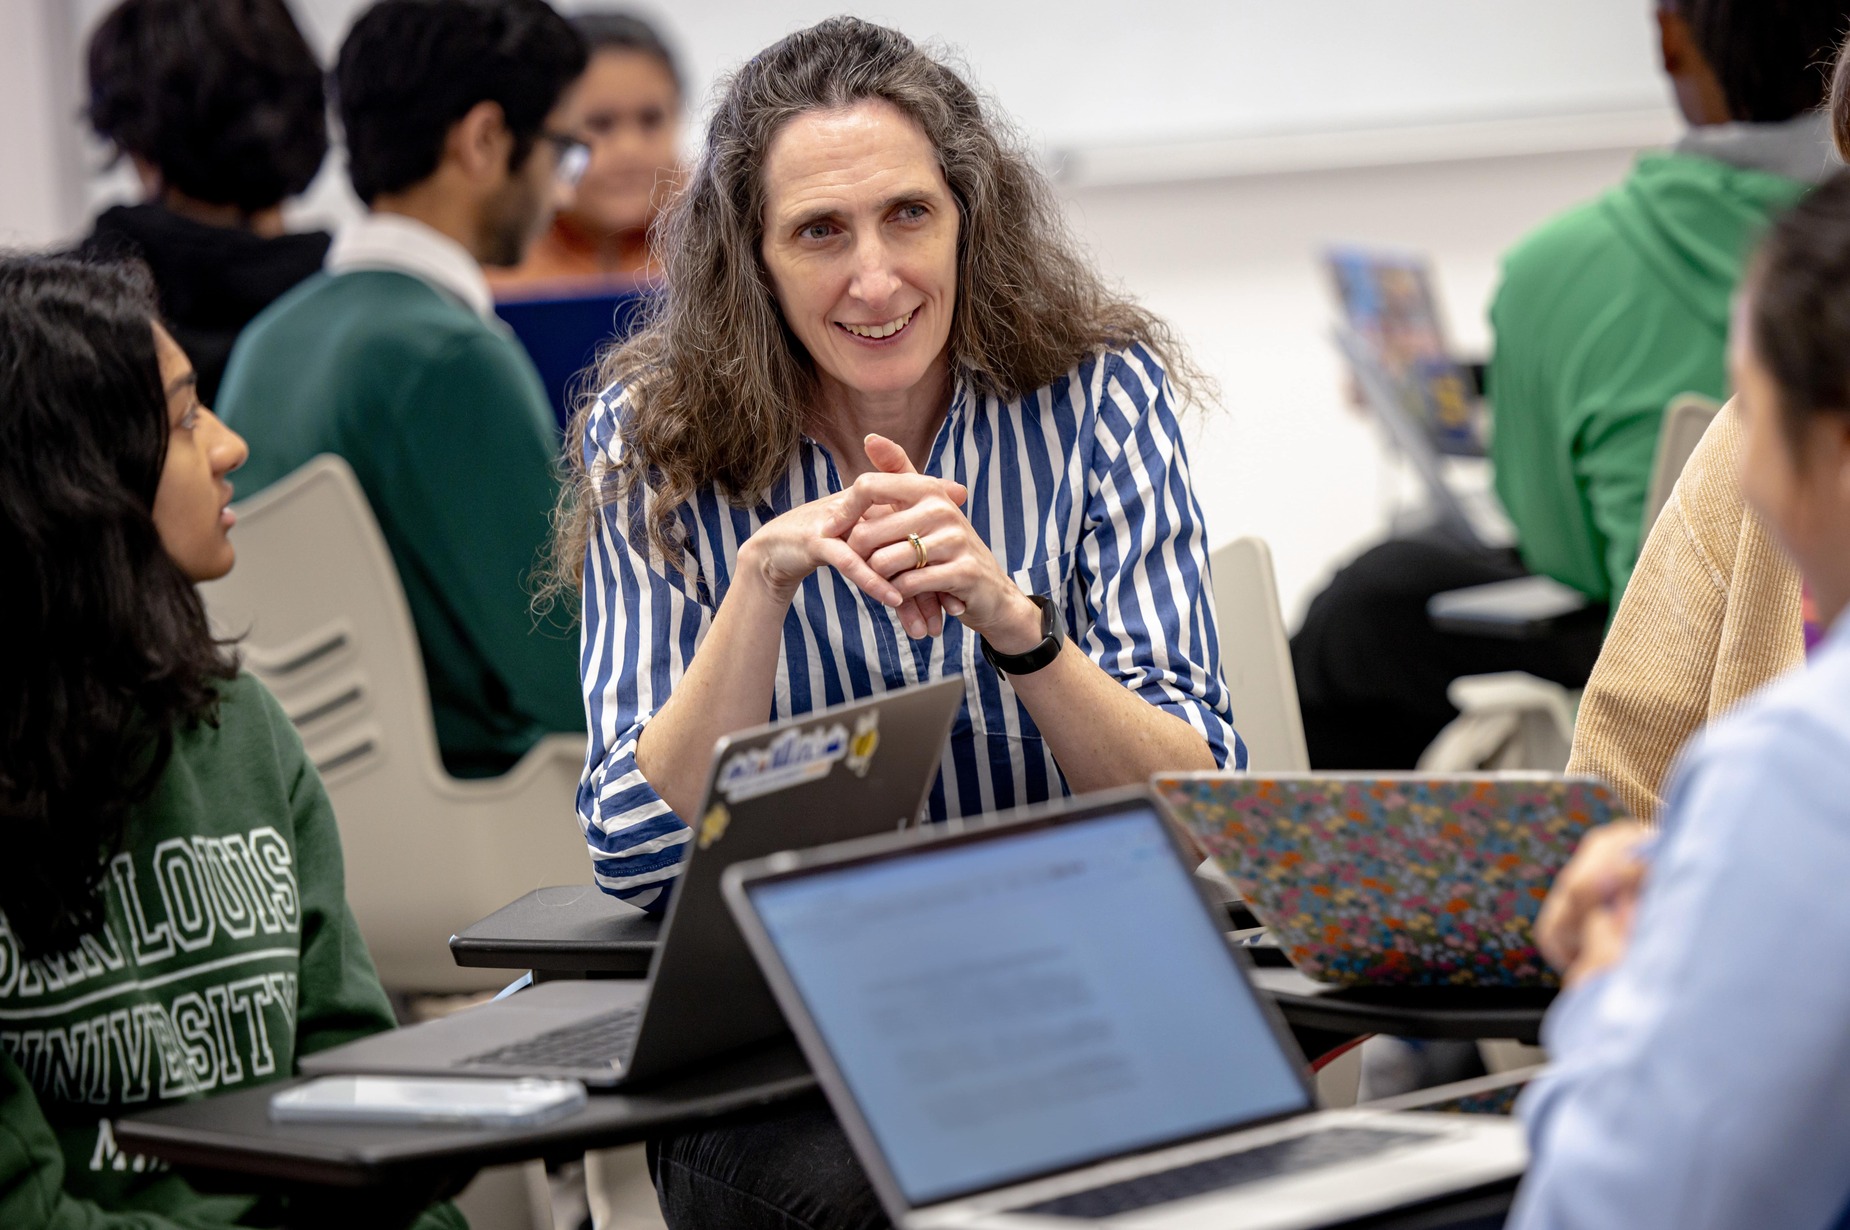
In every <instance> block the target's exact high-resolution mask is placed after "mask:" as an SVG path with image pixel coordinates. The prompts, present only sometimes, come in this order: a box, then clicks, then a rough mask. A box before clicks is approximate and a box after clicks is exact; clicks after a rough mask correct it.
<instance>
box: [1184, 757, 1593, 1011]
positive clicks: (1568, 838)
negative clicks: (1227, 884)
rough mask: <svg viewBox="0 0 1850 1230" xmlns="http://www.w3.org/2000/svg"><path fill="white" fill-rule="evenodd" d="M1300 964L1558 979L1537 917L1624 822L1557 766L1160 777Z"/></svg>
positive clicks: (1362, 977) (1481, 982)
mask: <svg viewBox="0 0 1850 1230" xmlns="http://www.w3.org/2000/svg"><path fill="white" fill-rule="evenodd" d="M1152 784H1153V786H1154V788H1155V790H1156V793H1157V794H1158V796H1160V797H1161V799H1162V800H1163V802H1164V803H1166V804H1167V805H1168V806H1169V808H1170V809H1171V810H1172V811H1173V812H1174V813H1175V816H1176V818H1177V819H1178V820H1179V821H1180V822H1181V823H1182V824H1183V825H1184V826H1185V827H1186V828H1187V829H1188V831H1189V832H1190V833H1192V834H1194V836H1195V839H1196V840H1197V841H1198V842H1200V843H1201V845H1202V846H1203V847H1204V848H1205V849H1206V850H1207V852H1208V854H1209V855H1210V856H1212V858H1213V859H1214V861H1215V862H1216V863H1217V864H1218V865H1219V867H1220V869H1221V871H1222V872H1223V873H1225V875H1226V876H1227V878H1228V879H1230V880H1232V881H1233V883H1234V884H1235V885H1236V886H1237V887H1238V888H1239V889H1240V891H1241V893H1242V894H1243V895H1244V896H1245V897H1246V901H1247V904H1248V905H1249V906H1250V907H1251V908H1252V911H1253V913H1254V914H1256V915H1258V917H1259V919H1260V921H1262V922H1264V923H1265V924H1266V925H1267V926H1268V927H1269V928H1270V930H1271V936H1272V939H1273V940H1274V941H1275V942H1276V943H1277V945H1278V946H1279V947H1280V948H1282V949H1284V951H1285V953H1286V955H1287V956H1288V957H1289V958H1290V959H1291V963H1292V964H1293V965H1294V966H1296V967H1297V968H1298V970H1299V971H1300V972H1302V973H1303V974H1305V975H1307V976H1308V977H1311V978H1315V979H1318V980H1319V981H1323V982H1333V983H1339V984H1346V985H1367V986H1387V985H1465V986H1552V985H1554V982H1555V978H1554V975H1553V973H1552V972H1551V971H1550V970H1549V968H1548V964H1547V962H1546V961H1544V960H1543V959H1542V957H1541V955H1540V954H1539V953H1538V952H1537V951H1536V949H1535V936H1534V930H1533V928H1534V925H1535V916H1536V913H1537V911H1539V910H1540V909H1541V905H1542V899H1543V898H1544V897H1546V896H1547V895H1548V889H1549V886H1550V885H1552V884H1553V883H1554V879H1555V876H1556V874H1558V873H1559V872H1560V870H1561V867H1562V866H1563V864H1565V863H1566V862H1567V860H1568V858H1569V857H1571V856H1572V854H1573V853H1574V847H1575V846H1576V845H1578V844H1579V842H1580V838H1581V835H1582V834H1583V833H1585V832H1586V831H1587V830H1588V829H1589V828H1591V827H1593V826H1595V825H1599V824H1605V823H1607V822H1608V821H1611V820H1619V819H1624V818H1625V816H1626V811H1625V806H1624V804H1622V803H1621V802H1619V800H1618V799H1617V798H1616V797H1615V796H1614V795H1613V794H1612V792H1611V791H1610V790H1609V789H1607V787H1606V786H1605V785H1604V784H1602V783H1600V782H1598V781H1596V780H1594V779H1593V778H1590V777H1578V778H1576V777H1562V776H1560V775H1559V774H1553V773H1497V774H1489V775H1469V776H1467V775H1445V774H1420V773H1411V774H1408V773H1396V774H1380V775H1368V774H1293V775H1280V776H1274V777H1253V776H1249V775H1246V774H1232V773H1180V774H1174V775H1159V776H1157V777H1156V778H1155V779H1154V781H1153V783H1152Z"/></svg>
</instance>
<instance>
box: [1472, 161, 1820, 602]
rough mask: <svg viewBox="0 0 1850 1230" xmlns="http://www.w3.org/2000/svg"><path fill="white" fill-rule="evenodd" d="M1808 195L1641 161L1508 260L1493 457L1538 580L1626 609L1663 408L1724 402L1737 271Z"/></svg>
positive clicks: (1760, 178)
mask: <svg viewBox="0 0 1850 1230" xmlns="http://www.w3.org/2000/svg"><path fill="white" fill-rule="evenodd" d="M1809 186H1810V185H1808V184H1806V183H1803V182H1801V181H1799V180H1795V179H1787V178H1785V177H1783V176H1779V175H1772V174H1768V173H1766V172H1763V171H1753V170H1746V169H1742V168H1739V167H1734V166H1730V165H1728V164H1726V163H1722V162H1718V161H1716V160H1714V159H1712V158H1706V157H1700V156H1696V155H1691V154H1683V153H1653V154H1646V155H1644V156H1643V157H1642V158H1640V159H1639V160H1638V164H1637V166H1636V167H1635V168H1634V170H1633V172H1632V174H1631V176H1630V177H1629V178H1628V179H1627V180H1626V181H1625V182H1624V183H1623V184H1621V185H1619V186H1618V187H1617V188H1615V189H1613V190H1612V191H1611V192H1608V193H1607V194H1606V195H1605V196H1603V197H1601V198H1599V199H1598V200H1596V201H1594V202H1592V203H1590V204H1588V205H1584V206H1581V207H1580V208H1578V209H1575V210H1572V211H1570V212H1569V213H1566V214H1563V215H1562V216H1560V217H1558V218H1556V219H1554V220H1553V221H1551V222H1549V223H1547V224H1546V225H1545V226H1543V227H1542V228H1541V229H1540V230H1539V231H1537V232H1535V233H1534V234H1533V235H1531V236H1529V237H1528V238H1527V239H1525V240H1524V241H1523V242H1522V243H1521V244H1520V245H1519V246H1518V247H1517V248H1516V249H1515V250H1514V251H1513V252H1511V253H1510V254H1509V256H1508V257H1507V258H1506V259H1505V261H1504V269H1503V285H1502V286H1501V288H1500V289H1499V290H1498V292H1497V298H1496V302H1495V303H1494V304H1493V305H1492V307H1491V311H1490V318H1491V324H1492V326H1493V328H1494V329H1495V332H1496V339H1497V342H1496V353H1495V356H1494V357H1493V359H1492V362H1491V365H1490V375H1489V394H1490V399H1491V405H1492V407H1493V424H1494V426H1493V434H1492V440H1491V448H1490V456H1491V461H1492V463H1493V465H1494V466H1495V469H1496V483H1497V494H1498V495H1499V496H1500V497H1501V498H1502V500H1503V506H1504V507H1505V508H1506V509H1508V510H1509V514H1510V518H1511V520H1513V521H1514V522H1515V524H1516V537H1517V543H1518V545H1519V547H1520V549H1521V552H1522V558H1523V563H1524V564H1526V565H1527V566H1528V568H1529V570H1530V571H1532V572H1539V573H1546V574H1547V575H1549V576H1551V577H1554V578H1555V579H1556V580H1558V581H1561V582H1564V583H1566V584H1568V585H1572V586H1573V587H1574V588H1576V589H1578V590H1580V591H1581V592H1583V593H1585V594H1586V595H1587V596H1588V597H1589V598H1592V599H1593V600H1595V601H1597V602H1607V603H1612V604H1614V605H1617V603H1618V600H1619V595H1620V594H1621V593H1623V592H1624V590H1625V583H1626V581H1627V580H1628V579H1630V577H1631V572H1632V565H1633V564H1634V563H1635V562H1636V560H1637V557H1638V546H1639V538H1640V534H1641V532H1642V525H1641V523H1642V520H1643V517H1644V500H1645V492H1646V488H1647V486H1648V485H1649V483H1650V474H1651V460H1652V456H1653V454H1654V452H1655V450H1656V447H1657V432H1658V425H1659V423H1660V421H1661V420H1662V418H1663V412H1664V408H1665V406H1666V405H1668V404H1669V402H1670V400H1671V399H1672V398H1673V397H1675V396H1676V395H1677V394H1679V393H1685V392H1695V393H1704V394H1707V395H1708V396H1710V397H1714V398H1717V399H1719V398H1721V397H1722V396H1723V395H1724V393H1725V391H1726V387H1727V378H1726V349H1727V338H1728V313H1729V308H1730V300H1731V298H1732V296H1733V294H1734V288H1735V284H1736V283H1737V282H1738V281H1739V280H1740V277H1741V269H1742V265H1743V263H1744V262H1745V260H1746V257H1747V254H1748V253H1749V252H1750V251H1751V249H1752V246H1753V242H1754V240H1755V238H1756V236H1757V235H1758V233H1759V232H1760V230H1761V228H1763V227H1764V226H1765V225H1766V224H1767V222H1768V221H1769V220H1770V219H1771V218H1772V217H1773V215H1775V214H1776V213H1778V212H1779V211H1780V210H1781V209H1784V208H1785V207H1787V206H1789V205H1791V204H1792V203H1794V202H1795V201H1797V200H1798V198H1799V197H1800V196H1802V195H1803V194H1804V193H1805V191H1806V189H1807V188H1808V187H1809Z"/></svg>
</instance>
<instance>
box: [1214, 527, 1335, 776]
mask: <svg viewBox="0 0 1850 1230" xmlns="http://www.w3.org/2000/svg"><path fill="white" fill-rule="evenodd" d="M1208 567H1209V569H1210V570H1211V571H1212V572H1213V574H1214V607H1215V611H1216V615H1217V618H1216V620H1215V627H1216V629H1217V631H1218V632H1219V634H1220V656H1221V669H1222V671H1223V672H1224V674H1225V675H1226V679H1227V691H1228V694H1229V697H1230V699H1231V700H1232V702H1233V720H1234V725H1235V727H1237V728H1238V730H1239V732H1240V738H1241V739H1243V740H1244V741H1245V743H1246V767H1247V769H1248V770H1249V771H1250V772H1254V773H1306V772H1309V771H1310V750H1309V747H1308V745H1306V743H1305V742H1304V716H1303V714H1302V712H1301V711H1300V710H1299V708H1298V683H1297V676H1296V675H1294V674H1292V671H1291V641H1290V638H1289V637H1287V636H1286V635H1285V618H1284V615H1283V614H1282V613H1281V612H1280V610H1279V606H1278V583H1277V581H1276V580H1274V578H1273V573H1272V550H1271V548H1270V547H1268V546H1266V544H1265V539H1263V538H1240V539H1236V540H1235V541H1233V542H1230V543H1228V544H1227V545H1226V546H1224V547H1220V548H1218V549H1217V550H1215V551H1214V552H1213V554H1211V555H1210V556H1209V557H1208Z"/></svg>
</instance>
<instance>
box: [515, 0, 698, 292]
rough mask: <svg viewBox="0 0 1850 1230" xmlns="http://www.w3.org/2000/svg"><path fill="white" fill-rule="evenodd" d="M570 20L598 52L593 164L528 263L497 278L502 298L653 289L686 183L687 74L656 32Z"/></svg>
mask: <svg viewBox="0 0 1850 1230" xmlns="http://www.w3.org/2000/svg"><path fill="white" fill-rule="evenodd" d="M571 21H572V25H573V26H574V27H575V28H576V29H577V30H578V33H579V34H580V35H582V36H583V37H584V40H585V44H586V46H587V47H589V48H590V52H591V60H590V63H589V64H587V65H586V67H585V75H584V77H583V78H582V80H581V82H580V85H579V87H578V93H579V99H578V105H579V115H580V119H579V132H578V135H579V136H580V137H581V138H582V139H583V140H584V141H585V143H586V145H587V146H588V147H589V150H590V158H589V161H588V162H587V164H586V166H585V168H584V172H583V173H582V174H581V175H580V176H579V178H578V183H577V186H576V187H574V188H573V190H572V193H571V198H570V200H569V201H568V202H567V204H565V205H564V206H563V207H562V208H561V209H560V210H559V211H558V213H557V214H555V215H554V217H553V220H552V225H551V226H550V227H548V228H547V229H546V230H545V231H544V232H542V233H541V235H540V237H539V238H538V239H537V240H535V241H534V243H533V246H532V247H530V248H528V249H527V255H526V258H525V259H524V260H522V261H521V262H520V264H518V265H516V266H514V267H513V268H512V269H507V270H493V271H490V273H489V275H488V282H489V285H490V286H492V287H494V290H495V294H496V295H497V297H501V298H516V297H522V298H524V297H530V296H533V295H536V294H557V293H561V292H566V293H570V292H573V291H583V290H590V289H595V288H598V287H601V286H605V285H608V284H610V283H613V282H615V283H619V284H633V283H637V282H647V281H652V280H654V279H655V278H657V277H658V276H660V273H661V264H660V262H659V261H658V260H657V258H656V254H655V251H654V242H655V221H656V219H657V217H659V216H660V214H661V210H662V206H663V205H664V204H665V203H666V202H667V199H668V197H669V196H670V195H671V194H672V193H673V192H674V191H675V190H676V188H677V187H678V186H679V183H680V176H681V171H680V157H681V155H680V142H681V114H682V81H681V70H680V68H679V67H678V66H677V65H676V63H675V57H674V53H673V52H672V51H670V50H669V48H668V44H667V43H666V42H664V41H663V39H662V36H661V35H660V34H659V33H657V32H656V30H655V27H653V26H651V25H650V24H649V23H648V22H646V21H644V20H643V19H642V18H640V17H637V16H635V15H634V14H631V13H625V12H615V11H612V12H604V11H593V12H585V13H579V14H577V15H576V16H574V17H573V18H572V19H571Z"/></svg>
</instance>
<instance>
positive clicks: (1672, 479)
mask: <svg viewBox="0 0 1850 1230" xmlns="http://www.w3.org/2000/svg"><path fill="white" fill-rule="evenodd" d="M1719 413H1721V403H1720V402H1718V401H1716V400H1715V399H1714V398H1712V397H1704V396H1703V395H1702V394H1700V393H1679V394H1677V395H1676V396H1675V397H1673V398H1671V400H1670V404H1669V405H1668V406H1667V407H1665V408H1664V422H1663V425H1662V426H1661V427H1659V428H1658V429H1657V452H1656V454H1655V455H1654V456H1653V457H1652V459H1651V485H1650V486H1649V487H1648V488H1646V490H1645V498H1644V532H1643V534H1641V535H1640V536H1639V541H1640V542H1642V541H1644V539H1646V538H1649V537H1650V536H1651V527H1652V526H1654V525H1656V524H1657V517H1658V514H1659V513H1661V512H1663V511H1664V505H1665V504H1667V503H1669V502H1670V491H1671V489H1672V488H1673V487H1675V486H1676V485H1677V476H1678V475H1680V474H1682V473H1683V467H1684V466H1685V465H1688V464H1689V459H1690V455H1691V454H1693V453H1694V452H1695V451H1696V446H1697V445H1698V444H1700V443H1702V433H1703V432H1705V431H1707V430H1708V429H1709V424H1710V423H1712V422H1714V421H1715V416H1716V415H1717V414H1719Z"/></svg>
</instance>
